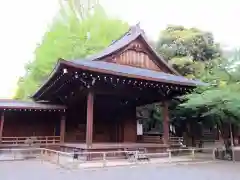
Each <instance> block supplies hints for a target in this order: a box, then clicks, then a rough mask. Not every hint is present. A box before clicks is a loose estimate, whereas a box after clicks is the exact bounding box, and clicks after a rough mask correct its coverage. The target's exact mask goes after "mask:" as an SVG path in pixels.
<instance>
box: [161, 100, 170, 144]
mask: <svg viewBox="0 0 240 180" xmlns="http://www.w3.org/2000/svg"><path fill="white" fill-rule="evenodd" d="M162 104H163V107H162V108H163V110H162V112H163V140H164V143H165V144H168V142H169V113H168V102H167V101H163V103H162Z"/></svg>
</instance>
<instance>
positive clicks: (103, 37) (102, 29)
mask: <svg viewBox="0 0 240 180" xmlns="http://www.w3.org/2000/svg"><path fill="white" fill-rule="evenodd" d="M69 2H72V1H69ZM61 5H62V9H61V10H60V12H59V14H58V15H57V16H56V18H55V19H54V21H53V23H52V25H51V26H50V27H49V30H48V31H47V32H46V33H45V35H44V36H43V39H42V42H41V43H40V44H39V45H38V46H37V48H36V50H35V58H34V60H33V61H31V62H29V63H28V64H27V65H26V67H25V69H26V74H25V76H23V77H21V78H20V79H19V83H18V89H17V92H16V96H15V98H17V99H28V98H29V96H31V95H32V94H33V93H34V92H35V91H36V89H37V88H38V87H39V86H40V85H41V84H42V83H43V82H44V81H45V80H46V79H47V78H48V76H49V73H50V72H51V71H52V69H53V67H54V66H55V64H56V61H57V60H58V59H59V58H64V59H67V60H71V59H77V58H84V57H86V56H88V55H91V54H94V53H96V52H98V51H100V50H102V49H104V48H105V47H106V46H108V45H109V44H110V43H111V42H112V41H113V40H115V39H117V38H119V36H120V35H122V34H123V33H124V32H126V31H127V29H128V24H127V23H124V22H122V21H121V20H118V19H111V18H109V17H108V16H107V15H106V14H105V12H104V9H103V8H102V7H101V6H99V5H98V6H95V7H94V9H91V13H86V12H85V13H84V15H85V16H84V18H82V16H81V17H79V14H77V13H76V12H78V11H77V9H73V8H69V7H72V6H73V5H74V3H72V4H70V5H71V6H70V5H69V4H61ZM66 5H68V6H66Z"/></svg>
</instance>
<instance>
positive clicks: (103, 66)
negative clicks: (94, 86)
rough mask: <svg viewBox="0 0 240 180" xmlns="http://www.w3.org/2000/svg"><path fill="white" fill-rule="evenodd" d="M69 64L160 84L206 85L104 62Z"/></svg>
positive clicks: (81, 61)
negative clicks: (150, 80)
mask: <svg viewBox="0 0 240 180" xmlns="http://www.w3.org/2000/svg"><path fill="white" fill-rule="evenodd" d="M69 64H75V65H78V66H79V68H81V66H82V67H85V68H91V69H95V70H96V71H98V70H100V71H101V70H106V71H107V72H108V73H110V74H116V73H118V74H119V75H122V76H124V75H125V76H128V77H131V75H133V76H137V77H139V78H143V79H148V78H150V79H152V80H153V81H158V82H168V83H173V84H182V85H190V86H198V85H205V83H203V82H201V81H198V80H191V79H187V78H185V77H183V76H177V75H172V74H167V73H163V72H158V71H152V70H148V69H143V68H136V67H131V66H126V65H119V64H115V63H109V62H104V61H88V60H73V61H69Z"/></svg>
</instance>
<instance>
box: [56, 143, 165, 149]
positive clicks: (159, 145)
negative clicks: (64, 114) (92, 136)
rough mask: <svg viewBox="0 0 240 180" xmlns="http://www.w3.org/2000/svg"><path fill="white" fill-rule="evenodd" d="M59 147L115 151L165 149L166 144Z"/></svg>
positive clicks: (71, 144)
mask: <svg viewBox="0 0 240 180" xmlns="http://www.w3.org/2000/svg"><path fill="white" fill-rule="evenodd" d="M60 146H61V147H66V148H76V149H92V150H115V149H138V148H154V149H155V148H156V149H158V148H159V149H160V148H167V147H168V145H166V144H156V143H93V144H92V147H91V148H87V145H86V143H63V144H60Z"/></svg>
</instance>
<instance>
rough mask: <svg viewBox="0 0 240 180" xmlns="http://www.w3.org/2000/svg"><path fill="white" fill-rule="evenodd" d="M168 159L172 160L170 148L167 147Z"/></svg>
mask: <svg viewBox="0 0 240 180" xmlns="http://www.w3.org/2000/svg"><path fill="white" fill-rule="evenodd" d="M168 159H169V162H172V152H171V150H170V149H168Z"/></svg>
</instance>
